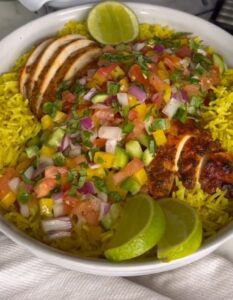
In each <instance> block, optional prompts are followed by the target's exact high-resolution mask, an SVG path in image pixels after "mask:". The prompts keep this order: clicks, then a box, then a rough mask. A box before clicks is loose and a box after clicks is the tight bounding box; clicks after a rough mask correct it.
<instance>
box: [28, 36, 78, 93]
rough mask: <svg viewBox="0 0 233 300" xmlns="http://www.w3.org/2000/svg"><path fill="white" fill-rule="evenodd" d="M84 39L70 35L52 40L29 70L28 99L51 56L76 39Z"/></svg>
mask: <svg viewBox="0 0 233 300" xmlns="http://www.w3.org/2000/svg"><path fill="white" fill-rule="evenodd" d="M83 38H84V37H83V36H81V35H78V34H70V35H66V36H63V37H60V38H58V39H56V40H54V41H53V42H52V43H51V44H50V45H49V46H48V47H47V48H46V49H45V51H44V52H43V54H42V55H41V56H40V57H39V59H38V60H37V61H36V62H35V63H34V66H33V68H32V70H31V74H30V77H29V80H28V85H27V95H28V97H29V98H30V97H31V95H32V92H33V89H34V87H35V84H36V82H37V81H38V80H39V77H40V75H41V72H42V71H43V69H44V68H45V67H46V66H48V64H49V63H50V60H51V59H52V58H53V56H54V55H55V54H56V53H57V51H59V49H60V48H61V47H63V46H64V45H66V44H68V43H70V42H72V41H74V40H78V39H83Z"/></svg>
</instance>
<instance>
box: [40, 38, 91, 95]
mask: <svg viewBox="0 0 233 300" xmlns="http://www.w3.org/2000/svg"><path fill="white" fill-rule="evenodd" d="M91 44H94V42H93V41H91V40H86V39H85V40H84V39H82V40H75V41H74V42H71V43H70V44H68V45H66V46H64V47H63V48H62V50H61V51H60V52H59V54H58V55H57V56H56V57H55V59H54V61H52V62H51V65H50V66H49V68H48V70H47V71H46V72H45V74H44V76H43V79H42V82H41V84H40V87H39V94H40V95H41V97H43V95H44V93H45V91H46V90H47V88H48V86H49V84H50V82H51V80H52V79H53V78H54V76H55V75H56V73H57V71H58V70H59V69H60V68H61V67H62V65H63V64H64V63H65V62H66V60H67V58H68V57H69V56H70V55H72V54H74V53H75V52H77V51H79V50H83V49H85V48H86V47H88V46H89V45H91Z"/></svg>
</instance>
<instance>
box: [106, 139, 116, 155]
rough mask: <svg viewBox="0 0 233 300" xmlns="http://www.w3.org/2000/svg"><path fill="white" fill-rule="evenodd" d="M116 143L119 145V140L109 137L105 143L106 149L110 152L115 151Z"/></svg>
mask: <svg viewBox="0 0 233 300" xmlns="http://www.w3.org/2000/svg"><path fill="white" fill-rule="evenodd" d="M116 145H117V140H113V139H109V140H107V141H106V143H105V151H106V152H108V153H112V154H114V153H115V150H116Z"/></svg>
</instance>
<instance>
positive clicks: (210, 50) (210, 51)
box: [205, 47, 214, 55]
mask: <svg viewBox="0 0 233 300" xmlns="http://www.w3.org/2000/svg"><path fill="white" fill-rule="evenodd" d="M205 51H206V53H207V54H209V55H212V54H214V48H212V47H208V48H206V49H205Z"/></svg>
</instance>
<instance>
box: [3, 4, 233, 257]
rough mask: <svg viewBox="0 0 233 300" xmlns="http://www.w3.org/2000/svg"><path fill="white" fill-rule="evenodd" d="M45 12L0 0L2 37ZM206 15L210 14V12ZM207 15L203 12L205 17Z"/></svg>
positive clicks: (224, 249)
mask: <svg viewBox="0 0 233 300" xmlns="http://www.w3.org/2000/svg"><path fill="white" fill-rule="evenodd" d="M163 1H164V2H165V3H166V4H169V2H170V4H172V5H170V6H172V7H174V1H170V0H168V1H166V0H163ZM88 2H89V1H88ZM148 2H150V3H153V1H148ZM159 2H160V3H159ZM161 2H162V1H154V3H159V4H161ZM171 2H172V3H171ZM187 2H189V1H183V3H184V6H182V1H179V0H177V3H178V8H181V9H183V10H185V11H189V10H190V7H188V6H187ZM215 2H216V1H215V0H213V1H212V3H215ZM189 3H190V2H189ZM191 3H192V2H191ZM191 5H192V4H191ZM195 5H196V2H195ZM168 6H169V5H168ZM199 9H200V7H199ZM44 14H46V9H42V10H40V11H39V12H37V13H32V12H29V11H27V10H26V9H25V8H24V7H23V6H22V5H21V4H19V3H18V2H16V1H0V39H1V38H3V37H4V36H5V35H7V34H8V33H10V32H11V31H13V30H14V29H16V28H18V27H19V26H21V25H23V24H25V23H27V22H29V21H30V20H33V19H35V18H38V17H40V16H42V15H44ZM206 15H207V16H208V14H206ZM206 15H205V14H203V16H204V17H205V16H206ZM232 249H233V239H232V240H230V241H228V242H227V243H225V244H224V245H223V246H221V247H220V248H219V249H218V250H217V252H219V253H221V254H223V255H224V256H226V257H228V258H229V259H231V261H233V251H232Z"/></svg>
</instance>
